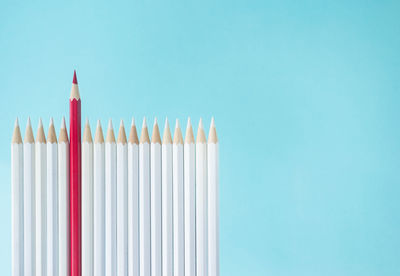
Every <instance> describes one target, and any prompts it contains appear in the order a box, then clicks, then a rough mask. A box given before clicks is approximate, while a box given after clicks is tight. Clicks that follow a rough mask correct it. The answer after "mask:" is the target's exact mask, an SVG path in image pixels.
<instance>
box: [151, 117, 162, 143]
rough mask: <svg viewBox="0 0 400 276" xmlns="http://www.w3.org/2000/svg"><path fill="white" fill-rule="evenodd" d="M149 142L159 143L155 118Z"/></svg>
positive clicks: (159, 138) (158, 131) (158, 132)
mask: <svg viewBox="0 0 400 276" xmlns="http://www.w3.org/2000/svg"><path fill="white" fill-rule="evenodd" d="M151 142H152V143H153V144H155V143H159V144H161V137H160V130H159V128H158V124H157V118H155V119H154V126H153V133H152V136H151Z"/></svg>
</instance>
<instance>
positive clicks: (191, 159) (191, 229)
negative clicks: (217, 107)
mask: <svg viewBox="0 0 400 276" xmlns="http://www.w3.org/2000/svg"><path fill="white" fill-rule="evenodd" d="M183 160H184V177H185V178H184V179H185V183H184V193H185V276H195V275H196V204H195V202H196V185H195V184H196V171H195V169H196V147H195V144H194V136H193V129H192V124H191V122H190V118H189V119H188V122H187V126H186V135H185V144H184V158H183Z"/></svg>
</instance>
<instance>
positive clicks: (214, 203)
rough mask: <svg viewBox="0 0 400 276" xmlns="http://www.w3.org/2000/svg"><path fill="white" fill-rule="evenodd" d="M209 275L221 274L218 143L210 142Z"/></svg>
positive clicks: (208, 150)
mask: <svg viewBox="0 0 400 276" xmlns="http://www.w3.org/2000/svg"><path fill="white" fill-rule="evenodd" d="M207 152H208V154H207V156H208V162H207V163H208V171H207V172H208V174H207V175H208V276H219V200H218V197H219V175H218V162H219V160H218V143H208V147H207Z"/></svg>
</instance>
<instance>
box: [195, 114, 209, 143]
mask: <svg viewBox="0 0 400 276" xmlns="http://www.w3.org/2000/svg"><path fill="white" fill-rule="evenodd" d="M196 143H201V144H204V143H207V140H206V134H205V133H204V127H203V120H202V119H201V118H200V122H199V128H198V129H197V138H196Z"/></svg>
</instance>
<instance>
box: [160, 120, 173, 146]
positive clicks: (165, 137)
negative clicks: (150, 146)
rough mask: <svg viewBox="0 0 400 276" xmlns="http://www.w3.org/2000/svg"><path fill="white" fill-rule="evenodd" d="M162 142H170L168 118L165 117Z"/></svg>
mask: <svg viewBox="0 0 400 276" xmlns="http://www.w3.org/2000/svg"><path fill="white" fill-rule="evenodd" d="M162 142H163V144H172V137H171V131H170V129H169V123H168V118H165V126H164V135H163V141H162Z"/></svg>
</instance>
